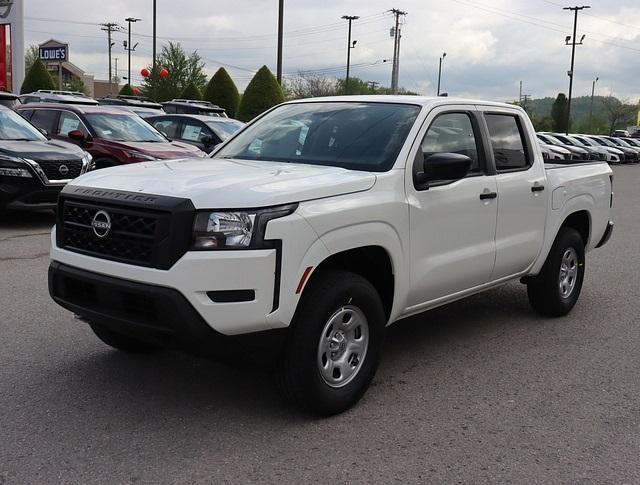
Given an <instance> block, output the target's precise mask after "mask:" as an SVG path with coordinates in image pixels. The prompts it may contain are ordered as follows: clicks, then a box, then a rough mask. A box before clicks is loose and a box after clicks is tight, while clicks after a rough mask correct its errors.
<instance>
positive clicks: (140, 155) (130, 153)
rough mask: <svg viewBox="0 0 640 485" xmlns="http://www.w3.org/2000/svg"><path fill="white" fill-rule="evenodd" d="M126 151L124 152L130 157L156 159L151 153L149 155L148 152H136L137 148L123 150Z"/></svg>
mask: <svg viewBox="0 0 640 485" xmlns="http://www.w3.org/2000/svg"><path fill="white" fill-rule="evenodd" d="M122 151H123V152H124V154H125V155H126V156H127V157H128V158H135V159H136V160H149V161H151V160H156V158H155V157H152V156H151V155H147V154H146V153H142V152H136V151H135V150H122Z"/></svg>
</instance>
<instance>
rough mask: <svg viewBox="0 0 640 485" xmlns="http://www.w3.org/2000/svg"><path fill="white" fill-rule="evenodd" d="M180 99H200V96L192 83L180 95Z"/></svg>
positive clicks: (196, 87)
mask: <svg viewBox="0 0 640 485" xmlns="http://www.w3.org/2000/svg"><path fill="white" fill-rule="evenodd" d="M180 97H181V98H182V99H202V94H201V93H200V90H199V89H198V86H196V85H195V84H194V83H189V84H187V85H186V86H185V88H184V89H183V90H182V93H180Z"/></svg>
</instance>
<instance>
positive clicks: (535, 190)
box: [531, 184, 544, 192]
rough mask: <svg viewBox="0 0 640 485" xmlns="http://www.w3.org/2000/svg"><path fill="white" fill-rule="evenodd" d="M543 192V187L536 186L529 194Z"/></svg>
mask: <svg viewBox="0 0 640 485" xmlns="http://www.w3.org/2000/svg"><path fill="white" fill-rule="evenodd" d="M543 190H544V185H540V184H536V185H533V186H532V187H531V192H542V191H543Z"/></svg>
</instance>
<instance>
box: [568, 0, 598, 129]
mask: <svg viewBox="0 0 640 485" xmlns="http://www.w3.org/2000/svg"><path fill="white" fill-rule="evenodd" d="M585 8H591V7H590V6H589V5H583V6H581V7H563V9H562V10H572V11H573V13H574V16H573V37H567V38H566V39H565V44H567V45H570V46H571V70H570V71H569V72H568V74H569V100H568V102H567V129H566V133H565V134H567V135H568V134H569V125H570V124H571V93H572V92H573V65H574V61H575V58H576V46H577V45H582V41H583V40H584V35H583V36H582V38H581V39H580V42H576V30H577V28H578V11H580V10H584V9H585ZM569 40H571V44H569Z"/></svg>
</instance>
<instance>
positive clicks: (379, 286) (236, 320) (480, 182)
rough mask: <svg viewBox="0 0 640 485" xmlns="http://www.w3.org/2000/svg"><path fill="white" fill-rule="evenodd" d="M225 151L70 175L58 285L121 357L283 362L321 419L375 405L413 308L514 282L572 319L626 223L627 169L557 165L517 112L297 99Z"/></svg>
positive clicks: (393, 100)
mask: <svg viewBox="0 0 640 485" xmlns="http://www.w3.org/2000/svg"><path fill="white" fill-rule="evenodd" d="M212 158H213V159H204V160H203V159H191V160H175V161H167V162H162V163H158V162H150V163H141V164H135V165H131V166H123V167H115V168H112V169H109V170H107V171H99V172H96V173H93V174H87V175H84V176H82V177H80V178H78V179H76V180H74V181H73V182H72V183H70V184H69V185H68V186H67V187H66V188H65V189H64V191H63V192H62V194H61V197H60V199H59V209H58V221H57V224H56V228H55V229H54V231H53V232H52V239H51V242H52V247H51V259H52V262H51V266H50V270H49V289H50V293H51V295H52V297H53V298H54V300H55V301H56V302H58V303H59V304H60V305H62V306H63V307H65V308H67V309H69V310H70V311H72V312H73V313H75V314H77V315H78V316H79V317H80V318H81V319H83V320H85V321H86V322H88V323H89V324H90V325H91V327H92V329H93V330H94V332H95V333H96V334H97V336H98V337H99V338H101V339H102V340H103V341H104V342H106V343H107V344H109V345H111V346H113V347H115V348H118V349H123V350H127V351H134V352H135V351H148V350H150V349H152V348H155V347H157V346H163V347H164V346H166V347H174V348H179V349H183V350H186V351H188V352H193V353H198V354H205V355H210V356H214V357H218V358H224V359H226V360H231V361H233V362H236V363H238V362H239V363H243V364H244V363H246V362H249V361H252V360H254V359H258V357H265V358H266V357H269V359H267V360H264V361H262V360H261V362H268V363H271V364H272V365H273V366H274V369H275V371H276V374H277V376H278V381H279V383H280V386H281V388H282V389H283V392H284V394H285V395H286V396H287V397H288V398H290V399H291V400H292V402H294V403H295V404H297V405H298V406H300V407H301V408H302V409H305V410H310V411H312V412H315V413H318V414H322V415H329V414H334V413H338V412H341V411H344V410H345V409H347V408H349V407H350V406H352V405H353V404H354V403H355V402H356V401H357V400H358V399H359V398H360V397H361V396H362V395H363V394H364V392H365V391H366V389H367V388H368V386H369V384H370V382H371V380H372V379H373V377H374V374H375V371H376V368H377V366H378V362H379V360H380V356H381V352H382V349H383V346H384V330H385V327H386V326H388V325H391V324H392V323H394V322H396V321H398V320H400V319H402V318H404V317H407V316H409V315H415V314H417V313H420V312H424V311H425V310H428V309H431V308H435V307H438V306H441V305H444V304H446V303H449V302H452V301H455V300H459V299H461V298H464V297H466V296H469V295H472V294H475V293H479V292H482V291H485V290H488V289H491V288H494V287H496V286H499V285H502V284H504V283H506V282H508V281H512V280H521V281H523V282H524V283H526V286H527V291H528V295H529V300H530V302H531V304H532V306H533V308H534V309H535V310H537V311H538V312H539V313H541V314H542V315H546V316H550V317H558V316H562V315H565V314H567V313H568V312H569V311H570V310H571V309H572V307H573V306H574V305H575V304H576V302H577V300H578V297H579V295H580V290H581V287H582V282H583V278H584V270H585V253H586V252H587V251H589V250H592V249H594V248H597V247H600V246H602V245H603V244H605V243H606V241H607V240H608V238H609V237H610V235H611V231H612V227H613V223H612V222H611V216H612V209H611V205H612V180H613V177H612V174H611V169H610V168H609V166H608V165H607V164H606V163H598V162H591V163H585V164H579V163H575V164H566V163H547V164H545V163H544V162H543V159H542V156H541V152H540V148H539V146H538V143H537V140H536V134H535V132H534V129H533V126H532V124H531V122H530V121H529V118H528V117H527V115H526V113H525V112H524V111H523V110H522V109H520V108H518V107H515V106H512V105H508V104H501V103H493V102H485V101H471V100H465V99H455V98H443V97H437V98H423V97H415V96H393V97H392V96H349V97H348V96H341V97H335V98H317V99H311V100H299V101H293V102H290V103H285V104H283V105H280V106H278V107H276V108H273V109H271V110H270V111H268V112H266V113H264V114H263V115H261V116H259V117H258V118H256V119H255V120H254V121H252V122H251V123H250V124H249V125H247V126H246V127H245V128H243V129H242V130H241V131H239V132H238V133H236V134H235V135H234V136H233V137H232V138H230V139H229V140H228V141H227V142H226V143H225V144H224V145H222V146H221V147H220V148H219V149H218V150H216V151H215V152H214V153H213V155H212ZM425 320H428V318H425ZM541 331H544V330H543V329H541Z"/></svg>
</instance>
